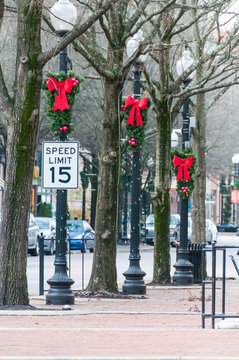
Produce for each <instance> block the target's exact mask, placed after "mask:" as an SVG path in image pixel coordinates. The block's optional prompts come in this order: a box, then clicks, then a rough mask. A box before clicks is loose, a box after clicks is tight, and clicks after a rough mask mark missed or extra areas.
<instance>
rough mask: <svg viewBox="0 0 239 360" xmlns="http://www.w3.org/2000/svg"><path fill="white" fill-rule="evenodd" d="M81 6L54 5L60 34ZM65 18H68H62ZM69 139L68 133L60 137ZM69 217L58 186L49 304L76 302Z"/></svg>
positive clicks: (62, 0)
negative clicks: (68, 250) (69, 260)
mask: <svg viewBox="0 0 239 360" xmlns="http://www.w3.org/2000/svg"><path fill="white" fill-rule="evenodd" d="M76 18H77V10H76V8H75V6H74V5H73V4H71V2H70V1H69V0H59V1H58V2H57V3H56V4H55V5H54V6H53V7H52V8H51V21H52V24H53V26H54V27H55V29H56V32H57V34H58V35H59V36H61V37H62V36H64V35H65V34H67V32H69V31H70V30H71V29H72V28H73V25H74V24H75V22H76ZM61 19H64V20H61ZM68 62H69V60H68V56H67V48H65V49H63V50H62V51H61V52H60V66H59V71H64V72H65V73H67V63H68ZM60 140H61V141H66V135H63V136H61V137H60ZM66 220H67V190H57V194H56V253H55V262H54V265H55V273H54V275H53V277H51V278H50V279H49V280H48V281H47V283H48V284H49V285H50V288H49V291H48V294H47V295H46V303H47V304H56V305H64V304H74V294H73V293H72V290H71V285H72V284H73V283H74V281H73V280H72V279H71V278H70V277H69V276H68V274H67V259H66V248H67V246H66V245H67V244H66Z"/></svg>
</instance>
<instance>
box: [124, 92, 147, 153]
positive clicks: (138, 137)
mask: <svg viewBox="0 0 239 360" xmlns="http://www.w3.org/2000/svg"><path fill="white" fill-rule="evenodd" d="M149 107H150V101H149V99H148V98H146V97H144V98H142V99H137V100H135V99H134V98H133V97H132V96H130V95H129V96H128V97H127V98H126V99H124V100H123V101H122V106H121V109H122V116H123V120H124V122H125V124H126V132H127V149H128V150H131V151H138V150H140V149H141V148H142V146H143V143H144V138H145V130H144V128H145V126H146V124H147V118H148V108H149Z"/></svg>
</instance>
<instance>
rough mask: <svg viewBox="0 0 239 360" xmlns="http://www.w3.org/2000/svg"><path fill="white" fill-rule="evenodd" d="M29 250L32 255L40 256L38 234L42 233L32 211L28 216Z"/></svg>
mask: <svg viewBox="0 0 239 360" xmlns="http://www.w3.org/2000/svg"><path fill="white" fill-rule="evenodd" d="M27 235H28V252H29V253H30V254H31V255H32V256H38V254H39V243H38V236H39V235H40V231H39V227H38V225H37V222H36V220H35V217H34V216H33V214H32V213H30V214H29V218H28V232H27Z"/></svg>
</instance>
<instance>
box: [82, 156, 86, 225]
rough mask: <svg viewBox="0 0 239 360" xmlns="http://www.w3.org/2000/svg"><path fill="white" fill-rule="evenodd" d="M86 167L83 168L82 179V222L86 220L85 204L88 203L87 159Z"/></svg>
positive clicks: (84, 160)
mask: <svg viewBox="0 0 239 360" xmlns="http://www.w3.org/2000/svg"><path fill="white" fill-rule="evenodd" d="M83 162H84V167H83V177H82V188H83V196H82V220H85V203H86V159H85V158H84V159H83Z"/></svg>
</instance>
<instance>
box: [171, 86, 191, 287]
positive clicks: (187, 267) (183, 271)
mask: <svg viewBox="0 0 239 360" xmlns="http://www.w3.org/2000/svg"><path fill="white" fill-rule="evenodd" d="M189 82H190V80H188V81H185V82H184V88H185V87H186V86H187V85H188V83H189ZM189 102H190V100H189V98H187V99H186V100H185V102H184V104H183V128H182V150H185V149H186V148H188V147H189V146H190V141H189ZM188 258H189V250H188V199H187V198H186V199H181V222H180V247H179V249H178V260H177V262H176V264H174V267H175V269H176V270H175V272H174V275H173V282H174V283H175V284H176V285H191V284H193V282H194V279H193V273H192V268H193V265H192V264H191V263H190V261H189V260H188Z"/></svg>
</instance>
